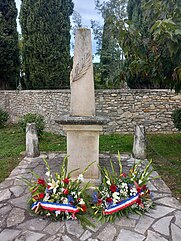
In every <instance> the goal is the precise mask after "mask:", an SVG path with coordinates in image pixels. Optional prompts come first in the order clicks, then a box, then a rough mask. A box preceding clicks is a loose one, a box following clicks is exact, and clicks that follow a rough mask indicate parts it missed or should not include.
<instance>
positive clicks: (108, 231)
mask: <svg viewBox="0 0 181 241" xmlns="http://www.w3.org/2000/svg"><path fill="white" fill-rule="evenodd" d="M115 235H116V229H115V227H114V226H113V225H111V224H108V225H107V226H106V227H105V228H104V229H103V231H102V232H100V234H99V235H98V236H97V238H98V239H100V240H102V241H104V240H109V241H112V240H113V239H114V236H115Z"/></svg>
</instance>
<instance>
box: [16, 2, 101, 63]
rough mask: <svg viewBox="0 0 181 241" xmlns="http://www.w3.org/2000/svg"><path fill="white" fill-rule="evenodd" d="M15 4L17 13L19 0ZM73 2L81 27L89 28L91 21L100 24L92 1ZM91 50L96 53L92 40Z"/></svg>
mask: <svg viewBox="0 0 181 241" xmlns="http://www.w3.org/2000/svg"><path fill="white" fill-rule="evenodd" d="M15 2H16V6H17V9H18V11H19V9H20V5H21V0H15ZM73 2H74V10H75V11H77V12H78V13H79V14H80V15H81V17H82V25H83V27H89V28H90V20H91V19H94V20H97V21H100V22H101V23H102V18H101V16H100V15H99V14H98V13H97V12H96V10H95V3H94V0H73ZM18 31H19V32H21V30H20V26H19V24H18ZM92 49H93V54H94V53H95V51H96V43H95V41H94V40H93V42H92ZM95 62H96V59H95Z"/></svg>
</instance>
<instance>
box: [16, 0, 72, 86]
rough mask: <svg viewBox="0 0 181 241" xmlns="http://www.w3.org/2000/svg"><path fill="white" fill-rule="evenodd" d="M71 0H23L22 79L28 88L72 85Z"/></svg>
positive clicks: (21, 21)
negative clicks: (70, 78) (70, 81)
mask: <svg viewBox="0 0 181 241" xmlns="http://www.w3.org/2000/svg"><path fill="white" fill-rule="evenodd" d="M73 7H74V4H73V2H72V0H58V1H57V0H52V1H41V0H33V1H32V0H23V1H22V5H21V11H20V24H21V28H22V38H23V49H22V52H23V55H22V63H23V72H24V75H23V81H24V84H25V85H26V88H27V89H60V88H67V87H68V86H69V74H70V70H71V58H70V15H71V14H72V13H73Z"/></svg>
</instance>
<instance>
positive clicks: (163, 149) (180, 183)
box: [147, 134, 181, 201]
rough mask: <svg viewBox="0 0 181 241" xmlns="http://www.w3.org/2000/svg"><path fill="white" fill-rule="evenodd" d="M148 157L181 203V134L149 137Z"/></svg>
mask: <svg viewBox="0 0 181 241" xmlns="http://www.w3.org/2000/svg"><path fill="white" fill-rule="evenodd" d="M147 139H148V148H147V156H148V158H151V159H153V166H154V168H155V169H156V170H157V172H158V173H159V175H160V176H161V177H162V179H163V180H164V181H165V182H166V184H167V185H168V187H169V188H170V189H171V190H172V192H173V194H174V196H175V197H177V198H178V199H179V200H180V201H181V134H165V135H163V134H162V135H148V136H147Z"/></svg>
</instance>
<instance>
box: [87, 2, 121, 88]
mask: <svg viewBox="0 0 181 241" xmlns="http://www.w3.org/2000/svg"><path fill="white" fill-rule="evenodd" d="M95 3H96V9H97V11H98V12H99V13H101V15H102V17H103V19H104V25H103V28H102V31H101V28H100V25H99V24H98V23H97V22H96V21H92V28H93V31H94V35H95V39H96V41H97V44H98V54H99V55H100V67H99V69H100V71H101V73H100V78H101V81H100V82H99V85H100V84H101V85H102V86H104V87H106V88H114V87H120V68H121V64H122V49H121V48H120V46H119V43H118V41H117V39H116V36H115V34H114V32H113V27H112V16H113V15H114V16H117V17H118V16H119V17H121V18H122V17H123V16H125V0H110V1H108V2H103V3H100V1H99V0H96V1H95Z"/></svg>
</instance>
